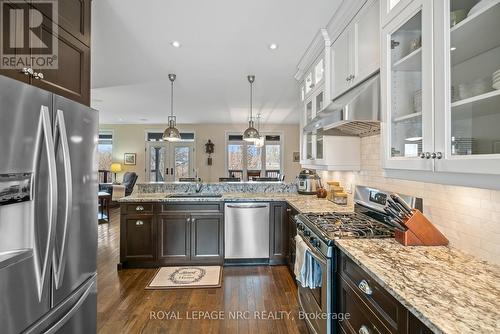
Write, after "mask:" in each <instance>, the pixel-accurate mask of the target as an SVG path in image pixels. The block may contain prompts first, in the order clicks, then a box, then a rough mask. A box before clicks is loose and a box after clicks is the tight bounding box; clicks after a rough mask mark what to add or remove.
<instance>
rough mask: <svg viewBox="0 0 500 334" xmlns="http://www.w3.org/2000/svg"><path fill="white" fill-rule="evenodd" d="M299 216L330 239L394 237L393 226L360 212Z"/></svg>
mask: <svg viewBox="0 0 500 334" xmlns="http://www.w3.org/2000/svg"><path fill="white" fill-rule="evenodd" d="M299 216H302V218H303V219H301V220H302V221H303V222H304V223H310V224H312V225H313V226H315V227H316V228H317V229H319V230H320V231H321V232H322V234H323V235H325V236H327V237H328V238H330V239H344V238H391V237H394V229H393V228H391V227H389V226H387V225H385V224H383V223H381V222H379V221H377V220H375V219H373V218H370V217H368V216H366V215H364V214H360V213H355V212H353V213H318V214H316V213H306V214H302V215H299ZM304 220H305V221H304Z"/></svg>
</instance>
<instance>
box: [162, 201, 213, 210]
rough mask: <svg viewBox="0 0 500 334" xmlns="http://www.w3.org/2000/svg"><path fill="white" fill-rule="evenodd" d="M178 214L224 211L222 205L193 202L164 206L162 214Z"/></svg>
mask: <svg viewBox="0 0 500 334" xmlns="http://www.w3.org/2000/svg"><path fill="white" fill-rule="evenodd" d="M176 211H177V212H178V211H187V212H192V211H203V212H220V211H222V203H199V202H195V201H192V202H191V203H189V202H182V203H167V204H162V206H161V212H176Z"/></svg>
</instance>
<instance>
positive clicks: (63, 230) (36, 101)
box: [0, 75, 98, 334]
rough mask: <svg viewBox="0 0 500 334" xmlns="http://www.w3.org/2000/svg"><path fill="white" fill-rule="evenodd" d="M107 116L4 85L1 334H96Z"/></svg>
mask: <svg viewBox="0 0 500 334" xmlns="http://www.w3.org/2000/svg"><path fill="white" fill-rule="evenodd" d="M97 140H98V114H97V111H95V110H92V109H90V108H88V107H86V106H83V105H81V104H78V103H75V102H72V101H70V100H68V99H66V98H63V97H60V96H57V95H54V94H52V93H49V92H47V91H44V90H41V89H38V88H36V87H33V86H30V85H27V84H24V83H21V82H18V81H15V80H12V79H9V78H6V77H3V76H1V75H0V332H1V333H21V332H26V333H72V334H74V333H94V332H96V316H97V310H96V308H97V298H96V292H97V288H96V267H97V265H96V258H97V221H96V219H97V166H96V154H97V148H96V147H97Z"/></svg>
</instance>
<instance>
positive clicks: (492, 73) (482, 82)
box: [434, 0, 500, 174]
mask: <svg viewBox="0 0 500 334" xmlns="http://www.w3.org/2000/svg"><path fill="white" fill-rule="evenodd" d="M434 12H435V25H436V28H438V29H436V36H435V37H436V43H435V64H436V65H435V78H436V85H435V89H436V104H435V111H436V115H435V119H436V121H435V122H436V133H435V140H436V143H435V152H436V153H435V154H437V155H438V156H439V157H441V159H438V161H436V171H439V172H461V173H481V174H500V2H499V1H479V0H462V1H450V0H442V1H435V8H434Z"/></svg>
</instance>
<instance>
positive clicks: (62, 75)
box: [0, 0, 91, 106]
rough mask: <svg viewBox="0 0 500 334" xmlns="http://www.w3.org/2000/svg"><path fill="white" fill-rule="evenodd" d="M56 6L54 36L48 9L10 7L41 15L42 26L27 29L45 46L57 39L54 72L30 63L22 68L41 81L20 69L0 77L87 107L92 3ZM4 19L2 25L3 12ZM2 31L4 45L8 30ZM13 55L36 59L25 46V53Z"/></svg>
mask: <svg viewBox="0 0 500 334" xmlns="http://www.w3.org/2000/svg"><path fill="white" fill-rule="evenodd" d="M57 6H58V16H57V34H55V33H54V32H53V31H52V29H51V26H52V25H53V24H54V22H55V21H52V19H53V18H52V13H50V11H51V7H50V6H47V4H43V3H37V2H32V1H26V2H25V3H24V4H23V3H18V4H12V8H13V9H19V8H22V9H25V11H26V12H27V9H30V8H31V9H36V10H38V11H40V12H41V13H42V14H43V23H42V24H41V25H40V26H39V27H38V28H30V30H31V31H33V33H34V34H35V35H36V36H38V38H40V40H41V41H42V42H43V43H45V44H46V45H52V43H51V41H52V38H53V37H54V35H55V36H56V40H57V48H58V54H57V63H58V64H57V69H47V68H41V67H40V65H37V62H36V61H34V60H33V61H32V62H33V63H30V64H24V66H22V67H27V68H31V69H32V70H33V72H36V73H41V74H42V75H43V78H38V79H37V76H34V75H26V74H23V73H22V72H21V69H22V67H20V68H19V69H16V70H5V69H0V75H5V76H8V77H10V78H13V79H16V80H19V81H22V82H25V83H28V84H31V85H34V86H37V87H40V88H42V89H45V90H48V91H50V92H52V93H55V94H58V95H62V96H64V97H67V98H69V99H71V100H73V101H76V102H79V103H82V104H84V105H87V106H89V105H90V23H91V22H90V15H91V0H65V1H58V2H57ZM3 15H4V17H3V18H2V22H6V17H5V16H6V15H9V12H8V11H4V12H3ZM25 16H27V15H25ZM23 22H27V20H26V19H25V20H23ZM24 26H25V27H23V29H24V30H25V32H26V31H28V30H27V26H26V24H24ZM2 31H3V32H2V33H3V34H4V35H3V41H8V40H9V39H8V38H7V37H8V34H9V33H10V32H9V31H8V29H2ZM16 32H17V30H16ZM26 36H28V35H27V34H26V33H25V38H24V40H25V41H26V39H27V37H26ZM5 43H6V42H5ZM5 43H4V44H5ZM5 45H6V44H5ZM15 54H19V55H21V54H22V55H28V56H34V55H37V52H36V51H35V49H30V45H29V44H27V46H25V47H24V49H15ZM31 58H33V57H31Z"/></svg>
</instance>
